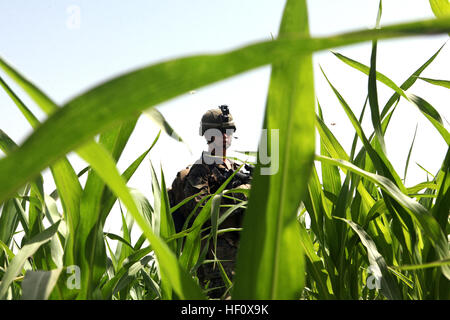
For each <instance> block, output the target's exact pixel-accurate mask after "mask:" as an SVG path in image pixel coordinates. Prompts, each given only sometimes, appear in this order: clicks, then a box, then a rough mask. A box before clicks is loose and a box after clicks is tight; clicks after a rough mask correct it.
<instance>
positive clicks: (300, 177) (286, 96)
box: [232, 1, 315, 299]
mask: <svg viewBox="0 0 450 320" xmlns="http://www.w3.org/2000/svg"><path fill="white" fill-rule="evenodd" d="M291 33H299V34H303V35H305V36H306V35H308V34H309V25H308V13H307V5H306V1H288V2H287V3H286V7H285V9H284V13H283V19H282V22H281V26H280V31H279V37H283V36H287V35H289V34H291ZM313 82H314V79H313V66H312V57H311V55H304V56H301V57H298V58H295V59H290V60H286V61H280V62H276V63H273V64H272V74H271V79H270V86H269V93H268V98H267V107H266V113H265V127H264V128H265V129H267V132H268V137H264V136H262V139H266V138H267V140H268V144H267V145H269V146H270V147H269V150H270V151H271V153H272V154H274V153H275V152H274V151H273V150H274V148H275V144H278V149H279V159H275V158H274V157H272V161H279V168H278V171H277V172H270V173H268V174H269V175H264V172H263V171H262V170H264V169H266V170H267V168H263V167H262V166H261V164H258V166H257V167H256V169H255V171H256V175H255V177H254V178H253V186H252V190H251V192H250V201H249V206H248V209H247V212H246V215H245V218H244V226H243V228H244V233H243V235H242V239H241V243H240V249H239V253H238V260H237V271H236V282H235V287H234V289H233V293H232V296H233V298H235V299H298V298H299V297H300V293H301V290H302V288H303V285H304V274H303V273H304V270H305V263H304V253H303V248H302V247H301V245H300V243H301V239H300V233H299V226H298V222H297V210H298V208H299V205H300V202H301V200H302V198H303V197H305V196H306V192H307V183H308V180H309V176H310V173H311V170H312V166H313V155H314V149H315V120H314V118H315V111H314V104H315V103H314V102H315V97H314V85H313ZM281 107H282V108H283V111H282V112H280V108H281ZM272 129H277V130H279V139H278V141H275V142H274V144H272V141H271V135H272V132H270V130H272ZM272 165H274V163H272ZM258 171H261V172H258ZM269 190H270V192H269ZM255 267H256V268H255Z"/></svg>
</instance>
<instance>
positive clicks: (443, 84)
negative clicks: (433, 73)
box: [418, 77, 450, 89]
mask: <svg viewBox="0 0 450 320" xmlns="http://www.w3.org/2000/svg"><path fill="white" fill-rule="evenodd" d="M418 78H419V79H420V80H423V81H426V82H428V83H431V84H434V85H436V86H441V87H444V88H447V89H450V81H448V80H437V79H430V78H422V77H418Z"/></svg>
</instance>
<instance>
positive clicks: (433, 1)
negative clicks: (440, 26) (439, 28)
mask: <svg viewBox="0 0 450 320" xmlns="http://www.w3.org/2000/svg"><path fill="white" fill-rule="evenodd" d="M430 6H431V10H433V13H434V15H435V16H436V17H438V18H440V17H446V16H449V15H450V3H449V2H448V1H447V0H430Z"/></svg>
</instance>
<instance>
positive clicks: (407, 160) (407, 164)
mask: <svg viewBox="0 0 450 320" xmlns="http://www.w3.org/2000/svg"><path fill="white" fill-rule="evenodd" d="M416 134H417V125H416V129H415V130H414V136H413V139H412V142H411V146H410V147H409V151H408V156H407V157H406V164H405V173H404V174H403V181H406V173H407V172H408V166H409V159H410V157H411V152H412V149H413V146H414V141H415V140H416Z"/></svg>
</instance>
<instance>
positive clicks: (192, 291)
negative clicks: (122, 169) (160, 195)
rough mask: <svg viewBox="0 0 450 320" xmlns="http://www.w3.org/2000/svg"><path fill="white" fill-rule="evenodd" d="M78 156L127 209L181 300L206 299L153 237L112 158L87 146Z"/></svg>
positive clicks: (99, 147) (173, 257) (172, 254)
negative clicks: (94, 171) (80, 156)
mask: <svg viewBox="0 0 450 320" xmlns="http://www.w3.org/2000/svg"><path fill="white" fill-rule="evenodd" d="M79 153H80V155H82V156H83V158H84V159H85V160H86V161H87V162H88V163H89V164H90V165H91V166H92V168H93V169H94V170H96V172H97V173H98V175H99V176H100V177H101V178H102V179H103V181H105V182H106V183H107V184H108V187H109V188H111V190H112V191H113V192H114V193H115V194H116V195H117V196H118V198H120V199H121V200H122V202H123V203H124V205H125V206H126V207H127V209H128V210H129V212H130V214H131V215H132V216H133V218H134V219H135V221H136V223H137V224H138V225H139V227H140V228H141V229H142V231H143V232H144V234H145V235H146V237H147V239H148V240H149V242H150V243H151V245H152V247H153V249H154V250H155V254H156V257H157V259H158V262H159V266H160V268H161V272H163V273H164V274H165V275H166V276H167V279H168V280H169V281H170V283H171V285H172V287H173V289H174V290H175V292H176V293H177V295H178V296H179V297H180V298H181V299H203V298H204V295H203V294H202V292H201V290H200V288H199V287H198V286H197V285H196V284H195V283H194V281H193V280H192V279H191V278H190V277H189V275H188V274H187V273H186V272H185V271H184V270H182V268H181V266H180V264H179V262H178V261H177V258H176V256H175V254H174V253H173V252H172V251H171V250H170V249H169V247H168V246H167V245H166V244H165V243H164V241H162V240H161V239H160V238H159V237H158V236H156V235H155V234H154V232H153V231H152V228H151V225H150V223H149V222H148V220H146V219H145V218H144V216H143V215H142V214H141V213H140V212H139V210H138V208H137V207H136V203H135V202H134V200H133V198H132V196H131V194H130V192H129V190H128V188H127V186H126V184H125V182H124V181H123V178H122V177H121V176H120V174H119V173H118V172H117V168H116V167H115V164H114V161H113V160H112V158H111V156H110V155H109V154H108V153H107V152H106V151H105V150H104V149H102V148H101V146H99V145H97V144H94V143H91V144H88V145H85V146H84V147H83V148H82V149H80V150H79ZM85 271H86V270H85Z"/></svg>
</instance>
